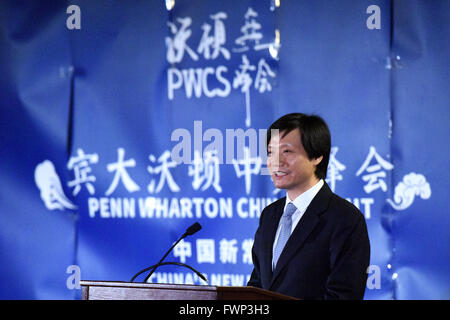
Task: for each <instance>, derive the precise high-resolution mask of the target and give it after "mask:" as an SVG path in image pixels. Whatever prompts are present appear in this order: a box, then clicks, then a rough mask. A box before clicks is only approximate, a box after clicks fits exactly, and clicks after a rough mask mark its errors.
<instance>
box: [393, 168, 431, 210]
mask: <svg viewBox="0 0 450 320" xmlns="http://www.w3.org/2000/svg"><path fill="white" fill-rule="evenodd" d="M415 196H420V197H421V198H422V199H428V198H430V196H431V188H430V184H429V183H428V182H427V179H426V178H425V177H424V176H423V175H421V174H418V173H414V172H411V173H409V174H407V175H406V176H404V177H403V181H401V182H399V183H398V184H397V186H396V187H395V193H394V201H392V200H391V199H388V200H387V202H388V203H389V204H390V205H391V206H392V207H393V208H394V209H395V210H405V209H406V208H408V207H409V206H411V205H412V203H413V202H414V198H415Z"/></svg>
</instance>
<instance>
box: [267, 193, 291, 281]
mask: <svg viewBox="0 0 450 320" xmlns="http://www.w3.org/2000/svg"><path fill="white" fill-rule="evenodd" d="M280 200H282V201H279V202H278V203H277V206H276V207H275V208H274V209H273V210H272V212H271V214H270V218H269V219H268V224H267V228H266V232H267V233H266V235H265V239H266V241H265V245H266V248H265V252H267V254H266V255H265V260H264V262H263V263H264V264H265V266H266V270H272V253H273V250H272V249H273V242H274V241H275V235H276V233H277V228H278V224H279V222H280V219H281V216H282V215H283V209H284V205H285V203H286V197H285V198H282V199H280ZM271 278H272V273H270V279H268V280H269V281H268V283H270V281H271Z"/></svg>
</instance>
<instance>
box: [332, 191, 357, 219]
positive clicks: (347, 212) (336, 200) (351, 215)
mask: <svg viewBox="0 0 450 320" xmlns="http://www.w3.org/2000/svg"><path fill="white" fill-rule="evenodd" d="M329 208H330V211H331V212H333V216H334V217H336V218H338V219H345V220H351V221H354V222H356V221H358V220H361V219H364V214H363V213H362V212H361V211H360V210H359V209H358V208H357V207H356V206H355V205H354V204H353V203H351V202H350V201H348V200H345V199H344V198H342V197H340V196H339V195H337V194H335V193H332V196H331V201H330V207H329Z"/></svg>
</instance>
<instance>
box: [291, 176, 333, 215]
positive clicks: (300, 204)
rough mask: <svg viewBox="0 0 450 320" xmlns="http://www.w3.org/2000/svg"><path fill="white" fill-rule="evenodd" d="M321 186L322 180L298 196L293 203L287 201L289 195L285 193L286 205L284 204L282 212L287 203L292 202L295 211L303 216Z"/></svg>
mask: <svg viewBox="0 0 450 320" xmlns="http://www.w3.org/2000/svg"><path fill="white" fill-rule="evenodd" d="M323 185H324V182H323V179H320V180H319V182H317V183H316V184H315V185H314V186H312V187H311V188H309V189H308V190H307V191H305V192H303V193H302V194H301V195H299V196H298V197H297V198H295V199H294V200H293V201H292V200H291V199H289V195H288V194H287V192H286V203H285V204H284V210H286V206H287V205H288V204H289V202H292V203H294V205H295V207H296V208H297V210H298V211H300V212H301V213H302V214H303V213H304V212H305V211H306V208H308V206H309V204H310V203H311V201H312V200H313V199H314V197H315V196H316V194H317V193H318V192H319V190H320V189H321V188H322V186H323ZM283 212H284V211H283Z"/></svg>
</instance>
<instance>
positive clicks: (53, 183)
mask: <svg viewBox="0 0 450 320" xmlns="http://www.w3.org/2000/svg"><path fill="white" fill-rule="evenodd" d="M34 181H35V183H36V185H37V186H38V188H39V190H40V191H41V199H42V201H44V204H45V206H46V207H47V209H49V210H55V209H58V210H64V208H66V209H76V208H77V206H76V205H74V204H73V203H72V202H71V201H70V200H69V199H67V197H66V195H65V194H64V191H63V189H62V186H61V180H60V179H59V176H58V174H57V173H56V170H55V166H54V165H53V163H52V162H51V161H49V160H45V161H43V162H42V163H40V164H38V165H37V166H36V169H35V170H34Z"/></svg>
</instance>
